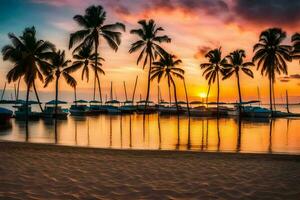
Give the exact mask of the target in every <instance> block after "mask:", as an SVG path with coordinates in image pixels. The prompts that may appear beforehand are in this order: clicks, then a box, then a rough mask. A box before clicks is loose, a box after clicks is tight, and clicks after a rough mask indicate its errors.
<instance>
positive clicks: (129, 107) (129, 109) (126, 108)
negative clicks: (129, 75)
mask: <svg viewBox="0 0 300 200" xmlns="http://www.w3.org/2000/svg"><path fill="white" fill-rule="evenodd" d="M136 81H137V79H136ZM123 83H124V92H125V99H126V101H124V102H123V105H122V106H121V107H120V110H121V112H122V113H129V114H131V113H134V112H135V111H136V106H135V105H134V104H133V101H134V96H133V98H132V100H128V98H127V91H126V84H125V81H124V82H123ZM135 87H136V83H135ZM134 90H135V89H134ZM133 93H134V92H133Z"/></svg>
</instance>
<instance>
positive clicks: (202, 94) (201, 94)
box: [198, 92, 206, 98]
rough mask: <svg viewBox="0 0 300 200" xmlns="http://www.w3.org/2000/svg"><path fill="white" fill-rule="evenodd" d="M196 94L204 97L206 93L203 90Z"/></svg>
mask: <svg viewBox="0 0 300 200" xmlns="http://www.w3.org/2000/svg"><path fill="white" fill-rule="evenodd" d="M198 95H199V97H201V98H206V93H205V92H200V93H199V94H198Z"/></svg>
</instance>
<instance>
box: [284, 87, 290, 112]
mask: <svg viewBox="0 0 300 200" xmlns="http://www.w3.org/2000/svg"><path fill="white" fill-rule="evenodd" d="M285 97H286V110H287V112H288V113H290V108H289V94H288V91H287V90H286V91H285Z"/></svg>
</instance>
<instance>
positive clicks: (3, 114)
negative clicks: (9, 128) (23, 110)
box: [0, 107, 13, 122]
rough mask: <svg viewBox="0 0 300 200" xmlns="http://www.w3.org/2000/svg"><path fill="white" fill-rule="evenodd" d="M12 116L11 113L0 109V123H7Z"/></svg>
mask: <svg viewBox="0 0 300 200" xmlns="http://www.w3.org/2000/svg"><path fill="white" fill-rule="evenodd" d="M12 115H13V111H11V110H9V109H6V108H2V107H0V122H7V121H9V120H10V118H11V117H12Z"/></svg>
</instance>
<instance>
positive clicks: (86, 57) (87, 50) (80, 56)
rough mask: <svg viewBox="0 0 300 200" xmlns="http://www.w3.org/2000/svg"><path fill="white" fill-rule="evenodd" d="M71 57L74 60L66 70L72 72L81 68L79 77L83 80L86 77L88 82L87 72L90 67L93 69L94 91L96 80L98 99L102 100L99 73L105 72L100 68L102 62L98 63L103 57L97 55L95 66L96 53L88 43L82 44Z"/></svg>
mask: <svg viewBox="0 0 300 200" xmlns="http://www.w3.org/2000/svg"><path fill="white" fill-rule="evenodd" d="M73 58H74V59H75V61H74V62H73V65H72V66H71V67H69V68H68V72H74V71H77V70H78V69H80V68H82V72H81V79H82V80H84V78H86V80H87V82H88V81H89V74H90V72H89V71H90V70H89V68H92V70H93V71H94V73H95V76H96V77H95V80H94V91H95V88H96V81H97V83H98V89H99V95H100V101H102V94H101V85H100V78H99V75H100V74H105V72H104V71H103V69H102V68H101V67H102V64H101V63H100V60H103V61H104V59H103V58H101V57H99V56H98V58H97V66H96V65H95V62H96V54H94V53H92V45H90V44H85V45H83V46H82V47H81V48H80V49H79V50H78V51H77V52H76V53H74V54H73ZM96 69H97V70H96Z"/></svg>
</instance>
